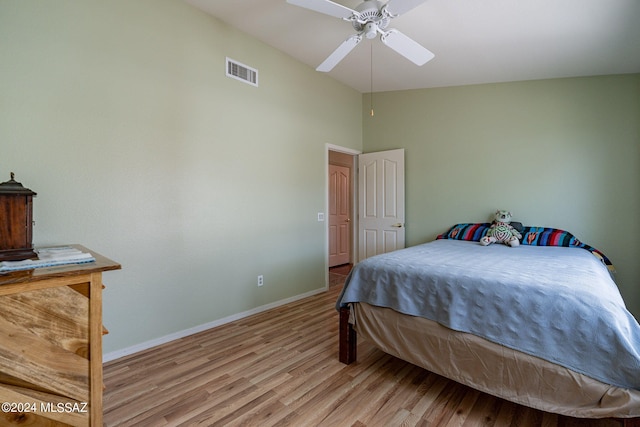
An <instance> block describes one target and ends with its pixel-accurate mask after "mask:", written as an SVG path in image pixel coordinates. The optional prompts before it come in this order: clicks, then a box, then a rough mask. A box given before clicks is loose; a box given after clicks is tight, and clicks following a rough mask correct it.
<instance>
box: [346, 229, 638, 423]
mask: <svg viewBox="0 0 640 427" xmlns="http://www.w3.org/2000/svg"><path fill="white" fill-rule="evenodd" d="M489 226H490V224H488V223H475V224H474V223H471V224H456V225H454V226H453V227H451V229H449V230H448V231H447V232H446V233H443V234H442V235H440V236H438V238H437V239H436V240H434V241H432V242H429V243H425V244H422V245H417V246H414V247H410V248H406V249H401V250H398V251H394V252H390V253H387V254H382V255H378V256H374V257H371V258H368V259H366V260H364V261H362V262H360V263H358V264H357V265H356V266H354V268H353V270H352V271H351V273H350V274H349V276H348V277H347V280H346V282H345V286H344V288H343V290H342V292H341V294H340V297H339V299H338V301H337V303H336V308H337V309H338V310H339V311H340V350H339V353H340V361H341V362H343V363H347V364H348V363H352V362H353V361H355V360H356V348H357V347H356V337H357V336H358V335H360V336H362V337H364V338H366V339H369V340H371V341H372V342H373V343H374V344H375V345H376V346H377V347H379V348H380V349H382V350H383V351H385V352H387V353H389V354H392V355H394V356H396V357H398V358H401V359H403V360H406V361H408V362H410V363H413V364H416V365H418V366H421V367H423V368H425V369H427V370H429V371H432V372H435V373H437V374H440V375H443V376H445V377H447V378H449V379H452V380H454V381H457V382H459V383H462V384H466V385H468V386H470V387H473V388H475V389H477V390H480V391H483V392H486V393H489V394H492V395H494V396H498V397H500V398H503V399H506V400H509V401H512V402H515V403H518V404H522V405H525V406H529V407H532V408H536V409H540V410H543V411H547V412H552V413H557V414H562V415H567V416H571V417H578V418H594V419H596V418H616V419H619V420H620V421H622V422H623V423H624V425H625V426H636V427H637V426H640V325H639V324H638V322H637V320H636V319H635V318H634V317H633V315H632V314H631V313H629V311H628V310H627V309H626V307H625V304H624V302H623V300H622V297H621V295H620V292H619V290H618V288H617V286H616V284H615V282H614V280H613V278H612V271H613V265H612V264H611V262H610V261H609V259H608V258H607V257H606V256H605V255H604V254H603V253H602V252H600V251H598V250H597V249H595V248H593V247H591V246H589V245H586V244H584V243H582V242H580V241H579V240H578V239H576V238H575V237H574V236H573V235H572V234H571V233H568V232H566V231H563V230H558V229H552V228H541V227H524V229H523V231H522V242H521V245H520V246H519V247H516V248H511V247H508V246H505V245H501V244H493V245H490V246H482V245H480V244H479V243H478V241H479V240H480V238H481V237H482V236H483V235H484V234H485V233H486V231H487V229H488V227H489Z"/></svg>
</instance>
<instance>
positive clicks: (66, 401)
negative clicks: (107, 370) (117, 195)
mask: <svg viewBox="0 0 640 427" xmlns="http://www.w3.org/2000/svg"><path fill="white" fill-rule="evenodd" d="M74 246H75V247H77V248H78V249H81V250H82V251H83V252H91V253H92V254H93V255H94V257H95V258H96V261H95V262H91V263H86V264H69V265H64V266H58V267H50V268H37V269H33V270H26V271H16V272H11V273H4V274H0V403H1V404H2V408H1V411H0V425H2V426H13V425H16V426H17V425H30V426H64V425H71V426H94V427H95V426H102V390H103V382H102V335H103V332H104V331H105V330H104V328H103V325H102V288H103V285H102V273H103V272H104V271H108V270H117V269H119V268H120V265H119V264H117V263H115V262H113V261H111V260H109V259H107V258H105V257H103V256H101V255H99V254H97V253H95V252H93V251H90V250H89V249H87V248H84V247H82V246H77V245H74Z"/></svg>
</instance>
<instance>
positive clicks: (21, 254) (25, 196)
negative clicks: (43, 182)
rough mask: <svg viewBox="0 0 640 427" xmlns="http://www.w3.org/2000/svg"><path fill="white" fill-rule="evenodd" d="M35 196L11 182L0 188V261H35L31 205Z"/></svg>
mask: <svg viewBox="0 0 640 427" xmlns="http://www.w3.org/2000/svg"><path fill="white" fill-rule="evenodd" d="M35 195H36V193H34V192H33V191H31V190H29V189H28V188H25V187H23V186H22V184H20V183H19V182H16V180H15V179H14V174H13V172H11V179H10V180H9V181H6V182H3V183H1V184H0V261H10V260H11V261H17V260H23V259H29V258H35V257H36V254H35V252H34V251H33V243H32V236H33V212H32V202H33V196H35Z"/></svg>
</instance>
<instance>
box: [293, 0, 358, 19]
mask: <svg viewBox="0 0 640 427" xmlns="http://www.w3.org/2000/svg"><path fill="white" fill-rule="evenodd" d="M287 3H290V4H293V5H295V6H300V7H304V8H306V9H311V10H315V11H316V12H320V13H324V14H325V15H330V16H335V17H336V18H343V19H346V18H349V17H351V16H352V15H353V14H354V13H355V10H353V9H349V8H348V7H346V6H342V5H341V4H338V3H334V2H332V1H330V0H287Z"/></svg>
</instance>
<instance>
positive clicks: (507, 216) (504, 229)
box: [480, 210, 522, 248]
mask: <svg viewBox="0 0 640 427" xmlns="http://www.w3.org/2000/svg"><path fill="white" fill-rule="evenodd" d="M510 222H511V212H509V211H501V210H497V211H496V213H495V214H494V216H493V224H491V227H489V230H488V231H487V234H486V235H485V236H484V237H483V238H482V239H480V244H481V245H482V246H487V245H490V244H492V243H494V242H498V243H503V244H505V245H509V246H511V247H512V248H515V247H516V246H518V245H520V239H522V235H521V234H520V232H518V230H516V229H515V228H514V227H513V226H512V225H511V224H510Z"/></svg>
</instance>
